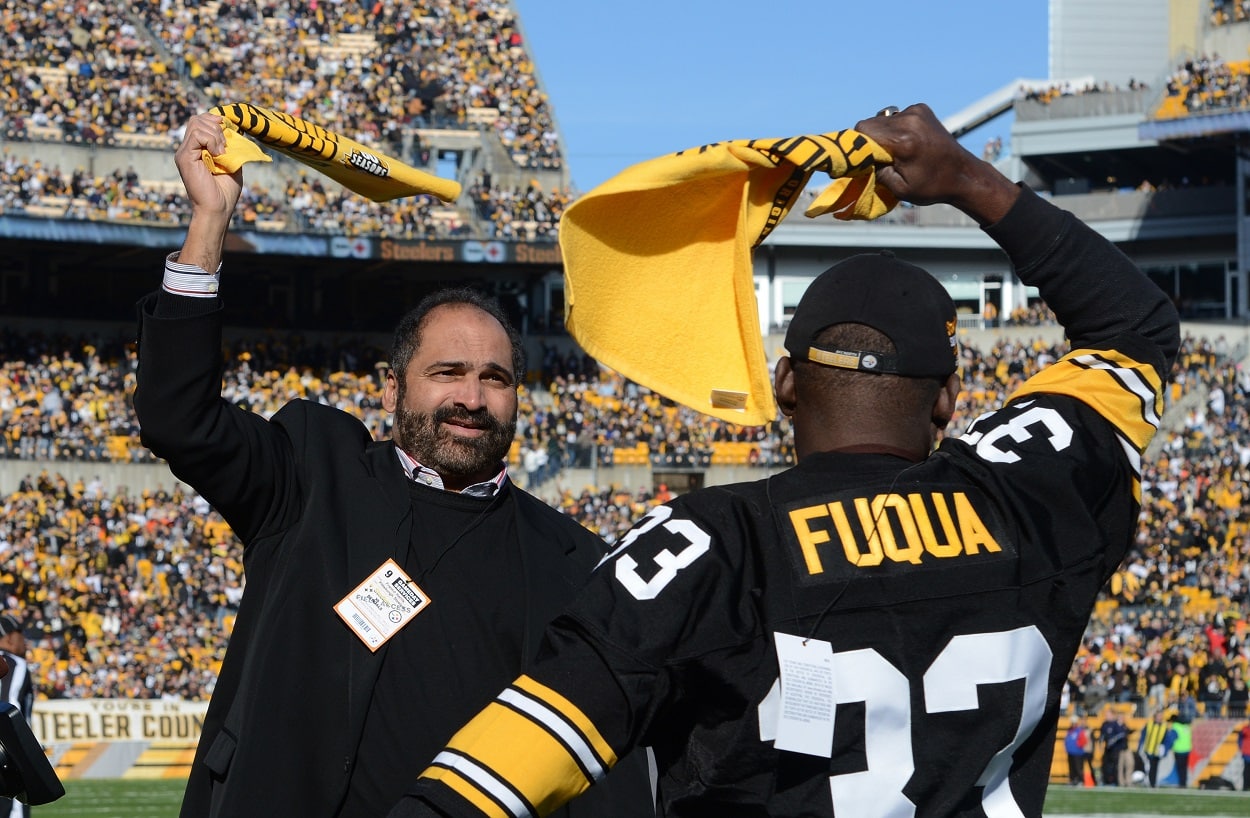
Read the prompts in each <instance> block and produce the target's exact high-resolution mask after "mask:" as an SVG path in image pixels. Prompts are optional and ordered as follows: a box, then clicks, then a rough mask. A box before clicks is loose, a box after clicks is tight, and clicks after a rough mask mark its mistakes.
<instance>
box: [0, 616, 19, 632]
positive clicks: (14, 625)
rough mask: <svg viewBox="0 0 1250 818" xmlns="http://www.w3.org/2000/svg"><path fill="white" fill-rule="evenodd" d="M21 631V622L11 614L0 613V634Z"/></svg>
mask: <svg viewBox="0 0 1250 818" xmlns="http://www.w3.org/2000/svg"><path fill="white" fill-rule="evenodd" d="M21 632H22V623H21V622H18V621H17V617H16V616H14V615H13V614H0V636H8V635H9V634H11V633H21Z"/></svg>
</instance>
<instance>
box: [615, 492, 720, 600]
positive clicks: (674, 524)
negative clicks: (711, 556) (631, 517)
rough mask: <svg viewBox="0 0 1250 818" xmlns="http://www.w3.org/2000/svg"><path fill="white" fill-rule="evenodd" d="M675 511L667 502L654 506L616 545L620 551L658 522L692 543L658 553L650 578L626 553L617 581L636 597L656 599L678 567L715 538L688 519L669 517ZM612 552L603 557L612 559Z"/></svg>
mask: <svg viewBox="0 0 1250 818" xmlns="http://www.w3.org/2000/svg"><path fill="white" fill-rule="evenodd" d="M672 513H673V510H672V509H671V508H669V507H668V506H656V507H655V508H653V509H651V511H649V512H648V513H647V516H646V518H644V521H643V522H641V523H640V524H639V525H637V526H635V527H634V528H633V529H631V530H630V532H629V533H628V534H627V535H625V539H624V540H622V542H621V544H620V546H619V547H618V548H617V551H618V552H619V551H620V550H622V549H625V548H628V547H629V545H630V543H632V542H633V541H634V540H636V539H638V537H639V536H640V535H642V534H645V533H647V532H648V531H650V530H651V529H653V528H655V527H656V526H663V527H664V528H665V529H666V530H667V531H670V532H672V533H673V534H676V535H677V536H679V537H681V538H682V539H683V540H685V541H686V542H687V543H689V545H687V546H686V547H685V548H683V549H682V550H680V551H678V552H677V553H676V554H674V553H673V552H672V551H669V550H668V549H667V548H665V549H662V550H661V551H660V552H659V553H657V554H656V555H655V557H654V559H655V564H656V565H658V566H659V567H660V570H658V571H656V572H655V574H654V575H652V577H651V579H649V580H644V579H643V578H642V577H641V576H639V574H638V563H637V561H635V560H634V558H633V557H631V556H630V555H629V554H625V555H623V556H622V557H621V558H620V559H618V560H617V561H616V579H617V581H618V582H620V583H621V585H624V586H625V590H627V591H629V592H630V593H631V594H633V596H634V598H635V599H637V600H639V601H646V600H648V599H655V598H656V597H657V596H659V594H660V591H663V590H664V588H665V587H666V586H667V585H668V584H669V583H670V582H672V581H673V580H674V579H676V578H677V572H678V571H680V570H681V569H683V568H686V567H688V566H689V565H690V564H691V563H692V562H694V561H695V560H697V559H698V558H699V557H701V556H703V555H704V554H706V553H707V552H708V549H709V548H710V547H711V545H712V538H711V537H710V536H709V535H708V533H707V532H706V531H704V530H703V529H701V528H699V527H698V526H697V525H695V524H694V523H692V522H690V521H689V520H671V519H669V517H670V516H671V515H672ZM612 556H613V555H612V554H609V555H608V556H607V557H605V558H604V559H611V558H612Z"/></svg>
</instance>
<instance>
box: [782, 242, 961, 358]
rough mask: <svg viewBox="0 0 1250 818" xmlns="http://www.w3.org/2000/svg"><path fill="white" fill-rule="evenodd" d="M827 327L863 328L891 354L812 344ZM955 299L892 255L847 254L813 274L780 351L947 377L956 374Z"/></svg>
mask: <svg viewBox="0 0 1250 818" xmlns="http://www.w3.org/2000/svg"><path fill="white" fill-rule="evenodd" d="M834 324H864V325H866V326H869V327H872V328H873V329H875V330H877V331H878V332H880V333H882V334H884V335H885V336H887V337H888V338H889V339H890V340H891V341H892V342H893V343H894V349H895V352H892V353H890V352H885V351H883V350H874V349H841V348H838V347H831V346H822V345H820V344H817V343H816V336H818V335H819V334H820V333H821V332H822V331H823V330H825V329H827V328H829V327H831V326H833V325H834ZM955 329H956V318H955V302H954V301H952V300H951V297H950V293H948V292H947V291H946V288H945V287H943V286H942V285H941V284H940V283H939V282H938V280H937V279H935V278H934V277H933V276H931V275H929V273H928V272H927V271H925V270H924V269H923V268H921V267H917V266H916V265H914V264H908V263H907V262H905V261H901V260H899V259H898V258H896V257H895V256H894V254H893V253H891V252H888V251H883V252H880V253H864V254H862V255H855V256H851V257H849V258H847V259H844V260H842V261H840V262H838V263H837V264H835V265H833V266H832V267H830V268H829V269H828V270H825V271H824V272H823V273H821V274H820V275H819V276H817V277H816V279H815V280H814V281H812V284H811V286H810V287H808V288H807V292H805V293H803V297H802V298H801V299H799V305H798V307H796V308H795V311H794V317H793V318H792V319H791V320H790V327H789V328H788V329H787V330H786V344H785V345H786V351H787V352H789V353H790V357H791V358H793V359H794V360H796V361H812V362H814V363H818V364H824V365H826V366H835V367H839V368H841V369H855V370H859V371H861V372H873V373H879V374H891V375H903V376H906V377H909V378H946V377H949V376H950V375H951V374H952V373H953V372H954V371H955V369H956V359H957V356H958V347H957V344H956V342H955Z"/></svg>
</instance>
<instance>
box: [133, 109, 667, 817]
mask: <svg viewBox="0 0 1250 818" xmlns="http://www.w3.org/2000/svg"><path fill="white" fill-rule="evenodd" d="M224 149H225V137H224V134H223V132H222V127H221V119H220V118H219V117H217V116H213V115H209V114H204V115H200V116H197V117H194V118H192V119H191V120H190V121H189V122H188V124H187V126H186V128H185V132H184V137H183V141H182V143H181V145H180V146H179V148H178V151H177V153H176V155H175V160H176V164H177V167H178V170H179V173H180V174H181V176H182V178H183V182H184V184H185V186H186V189H187V193H188V197H189V199H190V201H191V203H192V219H191V223H190V225H189V227H188V230H187V235H186V239H185V241H184V243H183V246H182V249H181V251H180V252H179V253H178V254H177V256H176V257H173V256H171V258H170V259H169V260H168V261H167V264H166V269H165V277H164V282H163V286H162V288H161V289H160V290H159V291H158V292H156V293H153V294H152V295H151V296H149V297H147V298H145V299H144V300H143V301H142V302H141V305H140V310H141V313H142V318H141V329H140V345H139V371H138V387H137V389H136V392H135V399H134V400H135V411H136V413H137V415H138V417H139V419H140V422H141V428H142V436H143V440H144V442H145V444H146V445H148V446H150V447H151V448H152V450H153V452H154V453H156V454H157V455H159V456H161V457H164V458H165V459H166V460H167V461H168V462H169V464H170V467H171V469H172V470H173V472H174V473H175V474H177V475H179V476H180V477H181V478H183V479H185V480H186V481H187V482H188V483H189V484H191V485H192V486H195V487H196V488H197V489H198V490H200V491H201V492H202V493H203V494H204V496H205V498H206V499H208V500H209V501H210V502H212V503H213V506H214V507H215V508H216V509H217V510H218V511H220V512H221V514H222V516H223V518H224V519H225V520H226V521H227V522H228V523H229V524H230V526H231V527H232V528H233V530H234V531H235V533H236V534H237V535H238V536H239V538H240V540H242V542H243V543H244V554H245V561H246V565H247V577H248V585H247V588H246V590H245V592H244V594H243V598H242V600H241V601H240V603H239V610H238V619H237V621H236V624H235V628H234V632H233V636H232V639H231V646H230V648H229V649H228V650H227V653H226V658H225V662H224V665H223V673H222V675H221V677H220V678H219V680H218V684H217V687H216V690H215V691H214V694H213V697H212V699H211V701H210V704H209V710H208V713H207V716H206V720H205V726H204V730H203V733H202V736H201V739H200V743H199V749H198V751H197V754H196V759H195V762H194V764H193V767H192V771H191V776H190V779H189V781H188V785H187V792H186V796H185V799H184V803H183V813H182V814H183V815H184V816H186V815H205V816H248V815H255V816H271V815H275V814H301V815H309V816H317V815H324V816H351V817H352V818H356V817H357V816H370V815H382V814H384V813H385V811H386V809H387V807H388V806H389V804H390V803H392V802H393V801H395V800H396V799H397V798H398V797H399V795H400V793H401V792H402V791H403V789H404V787H405V785H406V783H407V782H408V781H409V780H410V778H411V770H412V769H413V764H414V763H415V764H417V765H419V764H420V763H422V761H425V762H428V761H430V760H432V759H433V756H434V753H435V751H436V750H437V749H438V747H440V746H441V745H442V743H444V742H445V741H446V739H447V738H448V736H449V735H450V733H451V731H452V730H453V729H454V727H455V726H456V724H458V723H459V722H460V721H462V720H463V719H464V718H465V717H467V715H468V714H469V713H471V712H473V711H474V710H476V709H477V708H478V707H480V706H481V704H482V703H484V702H485V701H486V700H488V699H489V696H490V695H491V693H492V692H493V691H494V690H495V689H497V687H498V686H499V685H500V684H502V683H503V682H504V681H506V680H507V679H509V678H512V677H513V676H515V674H516V673H518V672H520V670H521V669H522V668H524V667H526V666H527V665H528V663H529V661H530V659H531V657H532V656H533V654H534V652H535V651H536V649H537V646H538V636H539V633H540V632H541V627H542V625H543V623H545V622H546V621H547V619H549V618H550V616H552V615H553V614H554V613H555V612H556V611H558V609H559V607H560V606H561V605H562V604H563V603H564V602H565V601H567V599H568V598H569V597H570V595H571V592H572V590H573V589H574V588H575V587H576V585H577V584H578V583H579V582H580V581H581V580H582V578H583V577H584V576H585V575H586V573H588V572H589V570H590V569H591V568H592V567H593V566H594V564H595V563H596V561H597V560H598V559H599V558H600V557H601V556H602V553H603V547H602V543H601V542H600V541H599V540H598V539H597V538H595V537H593V536H592V535H590V534H589V533H588V532H587V531H586V530H585V529H583V528H581V527H579V526H577V525H575V524H574V523H573V522H572V521H570V520H568V519H567V518H565V517H563V516H561V515H559V514H557V513H555V512H554V511H553V510H552V509H551V508H549V507H548V506H545V505H544V504H542V503H541V502H539V501H538V500H536V499H535V498H533V497H531V496H530V495H528V494H526V493H524V492H523V491H522V490H521V489H519V488H518V487H516V486H514V485H513V484H512V483H511V482H510V481H509V480H508V476H507V469H506V466H505V464H504V457H505V456H506V455H507V453H508V450H509V447H510V446H511V443H512V439H513V434H514V430H515V424H516V413H517V405H518V399H517V389H518V385H519V384H520V383H522V382H523V381H524V374H525V373H524V370H525V355H524V348H523V346H522V342H521V339H520V337H519V335H518V334H517V333H516V331H515V330H513V329H512V327H511V326H510V324H509V323H508V321H507V319H506V318H505V316H504V313H503V311H502V310H501V309H500V307H499V306H498V304H497V303H496V302H494V301H493V300H492V299H488V298H486V297H484V296H483V295H481V294H480V293H477V292H475V291H470V290H449V291H441V292H439V293H436V294H434V295H432V296H430V297H428V298H427V299H425V300H424V301H422V303H421V304H419V305H418V306H417V307H416V308H415V309H414V310H412V311H411V312H409V313H408V314H407V315H406V316H405V317H404V319H402V320H401V322H400V325H399V327H398V328H397V330H396V333H395V341H394V344H393V346H392V349H391V356H390V361H389V363H390V369H389V371H388V373H387V375H386V387H385V391H384V398H383V402H384V407H385V408H386V410H387V411H388V412H390V413H392V414H394V415H395V417H396V421H395V426H394V432H393V441H387V442H377V441H373V440H372V439H371V436H370V434H369V432H368V431H367V430H366V429H365V427H364V426H363V425H362V424H360V423H359V422H358V421H357V420H356V419H355V418H353V417H352V416H350V415H349V414H347V413H345V412H342V411H339V410H336V409H333V408H327V407H324V406H321V405H319V404H314V403H311V402H307V401H292V402H291V403H288V404H286V405H285V406H283V407H282V408H281V409H280V410H279V411H278V412H277V414H275V415H273V416H272V418H271V419H269V420H265V419H264V418H263V417H261V416H260V415H257V414H255V413H252V412H249V411H247V410H246V409H243V408H241V407H239V406H236V405H234V404H231V403H229V402H228V401H226V400H224V399H223V398H222V395H221V381H220V371H221V361H220V355H221V353H220V349H221V344H222V337H221V312H222V305H221V301H220V300H219V298H218V296H217V292H218V270H219V266H220V264H221V259H222V257H221V254H222V246H223V242H224V240H225V237H226V232H227V226H228V224H229V221H230V217H231V214H232V213H233V211H234V209H235V206H236V204H237V202H238V200H239V196H240V193H241V190H242V182H243V179H242V172H241V171H236V172H235V173H234V174H229V175H216V176H215V175H213V174H211V173H210V172H209V171H208V169H207V168H206V166H205V165H204V163H203V162H202V161H201V159H200V156H201V152H202V151H203V150H209V151H210V152H212V153H213V154H214V155H216V154H220V153H222V152H224ZM427 606H428V610H427V609H426V608H427ZM384 614H385V615H384ZM414 702H415V703H418V704H419V706H414ZM644 763H645V759H643V758H641V757H639V756H637V755H635V756H634V757H631V760H628V761H627V762H626V764H625V768H624V769H623V770H622V774H621V776H614V778H613V779H612V782H611V784H612V785H611V786H609V787H608V790H607V791H606V792H605V793H604V794H603V797H602V799H600V800H599V802H598V803H596V804H595V805H591V806H590V807H588V809H590V810H591V811H592V814H595V815H609V814H619V815H621V816H641V815H644V814H646V813H648V812H649V811H650V809H649V804H648V802H649V797H650V795H649V788H648V787H647V784H646V779H645V768H644V767H640V766H639V765H640V764H644ZM618 784H619V786H617V785H618Z"/></svg>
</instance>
